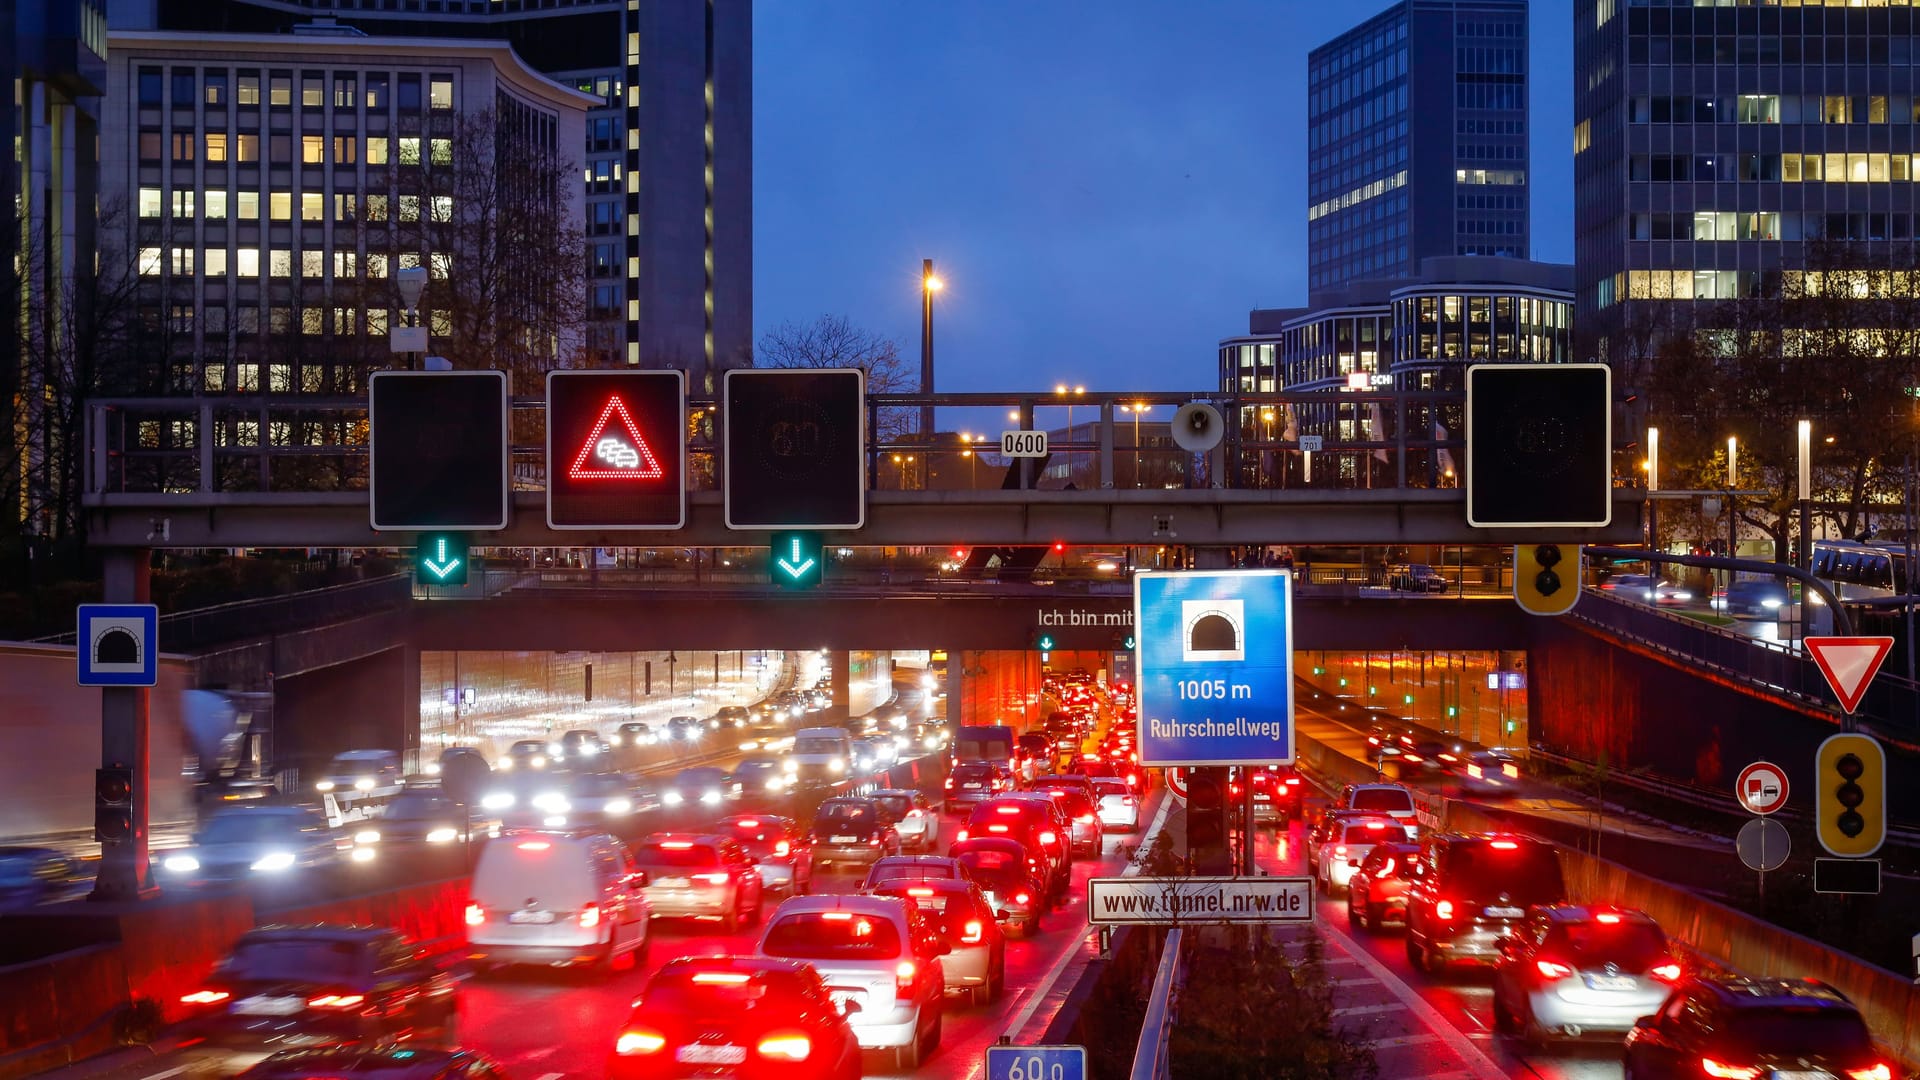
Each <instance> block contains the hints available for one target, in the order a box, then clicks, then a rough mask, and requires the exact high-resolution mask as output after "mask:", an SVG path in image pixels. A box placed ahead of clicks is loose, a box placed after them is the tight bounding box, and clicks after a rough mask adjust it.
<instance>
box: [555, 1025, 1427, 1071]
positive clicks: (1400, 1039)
mask: <svg viewBox="0 0 1920 1080" xmlns="http://www.w3.org/2000/svg"><path fill="white" fill-rule="evenodd" d="M1439 1038H1440V1036H1438V1035H1435V1034H1434V1033H1432V1032H1431V1031H1422V1032H1416V1033H1415V1034H1412V1035H1394V1036H1391V1037H1389V1038H1385V1039H1368V1040H1366V1041H1365V1042H1364V1043H1362V1044H1361V1045H1362V1046H1366V1047H1370V1048H1371V1049H1374V1050H1390V1049H1392V1048H1394V1047H1396V1046H1419V1045H1420V1044H1422V1043H1430V1042H1434V1041H1436V1040H1438V1039H1439ZM540 1080H547V1078H546V1077H544V1076H543V1077H541V1078H540Z"/></svg>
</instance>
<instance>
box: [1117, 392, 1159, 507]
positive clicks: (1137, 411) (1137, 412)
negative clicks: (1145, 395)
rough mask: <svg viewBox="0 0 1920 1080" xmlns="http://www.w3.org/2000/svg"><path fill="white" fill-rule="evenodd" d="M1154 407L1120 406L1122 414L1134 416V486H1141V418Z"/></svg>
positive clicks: (1137, 403) (1137, 404) (1136, 403)
mask: <svg viewBox="0 0 1920 1080" xmlns="http://www.w3.org/2000/svg"><path fill="white" fill-rule="evenodd" d="M1151 408H1153V406H1151V405H1148V404H1145V403H1144V402H1139V401H1136V402H1134V403H1133V404H1132V405H1122V406H1120V411H1121V412H1129V413H1132V414H1133V486H1134V487H1139V486H1140V417H1141V416H1142V415H1143V414H1144V413H1145V412H1146V411H1147V410H1148V409H1151Z"/></svg>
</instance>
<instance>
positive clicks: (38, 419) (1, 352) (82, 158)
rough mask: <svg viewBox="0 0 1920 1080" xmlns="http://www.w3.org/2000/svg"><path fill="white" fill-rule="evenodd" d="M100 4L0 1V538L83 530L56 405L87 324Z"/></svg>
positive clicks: (100, 76) (102, 25)
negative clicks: (0, 95) (3, 163)
mask: <svg viewBox="0 0 1920 1080" xmlns="http://www.w3.org/2000/svg"><path fill="white" fill-rule="evenodd" d="M103 3H104V0H5V2H0V81H4V83H5V85H6V87H7V92H8V94H9V99H8V101H9V107H8V108H6V109H4V110H0V142H4V144H5V145H6V146H8V147H10V148H11V151H12V157H11V159H10V167H9V168H7V169H6V170H5V174H4V176H0V203H4V206H5V207H6V214H7V217H6V228H5V230H4V231H5V233H6V236H5V239H4V240H3V241H0V292H4V293H5V299H4V301H0V430H4V431H5V432H6V433H7V434H6V440H5V442H4V443H0V463H4V469H3V470H0V501H4V503H5V507H4V509H0V534H5V533H10V532H12V531H14V530H15V529H19V530H21V531H23V532H26V533H29V534H33V535H37V536H40V537H43V538H61V537H64V536H66V535H67V534H68V531H69V530H70V529H71V527H72V526H74V525H75V524H76V523H75V522H74V521H73V520H71V517H70V515H71V514H72V513H74V512H75V511H76V510H77V507H78V501H77V500H76V499H74V498H73V497H72V493H71V492H70V491H69V490H68V489H69V488H70V487H71V481H72V480H73V478H74V474H73V472H72V468H71V464H70V463H71V461H72V460H73V459H74V458H77V457H78V456H79V448H78V447H77V446H72V445H69V441H70V440H71V439H72V437H73V435H74V432H72V431H71V430H69V429H68V428H66V427H65V426H64V423H63V421H62V419H61V418H60V417H59V416H57V415H56V410H55V409H53V408H52V407H50V405H49V402H51V401H53V400H55V399H56V398H58V399H62V400H64V399H65V398H66V397H67V396H68V394H69V388H68V387H67V386H65V385H55V384H56V383H64V381H65V378H64V375H65V374H66V373H69V372H71V370H72V365H71V364H70V363H69V362H68V361H69V359H70V357H71V354H72V350H73V341H72V339H73V336H74V334H75V332H76V328H77V327H79V326H80V325H82V324H83V323H84V322H85V320H86V319H87V318H88V313H87V312H86V311H84V310H81V308H82V306H83V305H84V303H85V296H84V290H82V289H79V288H76V285H75V282H76V275H78V274H85V273H87V272H88V271H89V269H90V268H91V266H92V263H93V250H94V229H95V203H96V200H95V195H96V194H97V189H98V181H99V168H98V162H97V161H96V160H95V144H96V142H97V140H98V137H99V106H100V95H101V94H102V93H103V92H104V91H105V88H106V78H105V76H106V59H105V56H106V51H107V20H106V11H105V8H104V6H103Z"/></svg>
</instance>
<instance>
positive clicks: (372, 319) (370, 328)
mask: <svg viewBox="0 0 1920 1080" xmlns="http://www.w3.org/2000/svg"><path fill="white" fill-rule="evenodd" d="M386 332H387V312H386V309H384V308H368V309H367V333H369V334H372V335H374V336H376V337H384V336H385V335H386Z"/></svg>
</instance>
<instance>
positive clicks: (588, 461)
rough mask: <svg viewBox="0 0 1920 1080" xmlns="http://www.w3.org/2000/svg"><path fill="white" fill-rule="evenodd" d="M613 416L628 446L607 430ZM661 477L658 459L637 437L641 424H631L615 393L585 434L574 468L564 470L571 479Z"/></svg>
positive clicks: (662, 474)
mask: <svg viewBox="0 0 1920 1080" xmlns="http://www.w3.org/2000/svg"><path fill="white" fill-rule="evenodd" d="M615 415H618V416H619V417H620V423H621V424H623V425H624V426H625V427H626V435H627V437H628V438H631V439H632V440H633V441H632V442H631V443H629V442H627V441H626V440H625V439H622V438H620V436H619V434H618V433H615V432H608V431H607V421H609V420H611V419H613V418H614V416H615ZM664 475H666V470H665V469H662V468H661V467H660V459H659V458H657V457H655V456H654V453H653V448H652V447H650V446H648V445H647V439H646V436H644V435H642V434H640V425H638V424H636V423H634V422H633V415H632V414H631V413H629V412H627V403H626V402H624V401H621V400H620V395H618V394H615V395H613V396H612V397H610V398H608V399H607V403H606V405H605V406H604V407H602V408H601V410H600V419H598V420H595V421H594V422H593V430H591V431H589V432H587V438H586V441H585V442H582V443H581V444H580V452H579V453H578V454H576V455H574V458H573V467H572V468H570V469H568V470H567V476H568V477H570V478H571V479H574V480H658V479H660V478H661V477H662V476H664Z"/></svg>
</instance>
